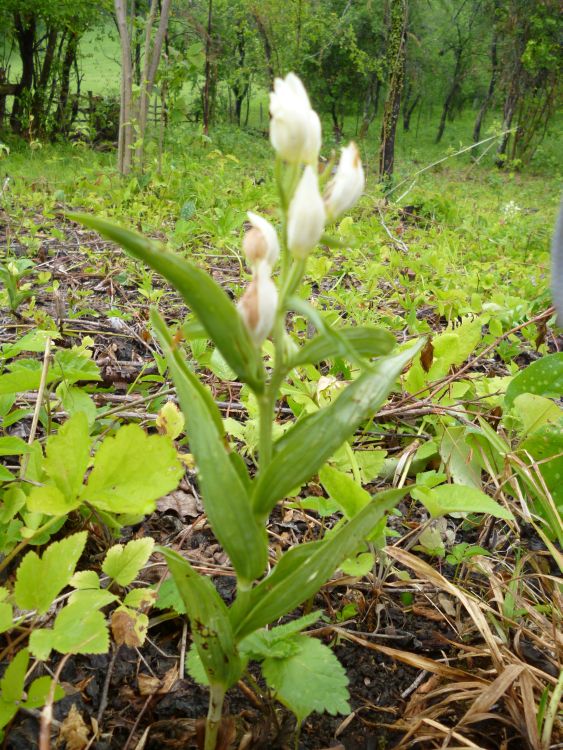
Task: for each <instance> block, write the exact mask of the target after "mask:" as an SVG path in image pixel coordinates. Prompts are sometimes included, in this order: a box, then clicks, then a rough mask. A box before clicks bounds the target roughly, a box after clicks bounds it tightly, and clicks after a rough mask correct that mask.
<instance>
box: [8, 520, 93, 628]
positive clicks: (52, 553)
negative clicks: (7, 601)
mask: <svg viewBox="0 0 563 750" xmlns="http://www.w3.org/2000/svg"><path fill="white" fill-rule="evenodd" d="M86 536H87V534H86V532H85V531H81V532H79V533H78V534H72V535H71V536H67V537H66V538H65V539H62V540H61V541H60V542H53V543H52V544H50V545H49V546H48V547H47V549H46V550H45V552H44V553H43V557H42V558H39V556H38V555H37V554H36V553H35V552H28V553H27V555H26V556H25V557H24V558H23V560H22V561H21V563H20V565H19V567H18V571H17V573H16V584H15V586H14V598H15V601H16V604H17V605H18V607H20V608H21V609H34V610H37V612H38V613H39V614H44V613H45V612H46V611H47V610H48V609H49V607H50V606H51V604H52V603H53V600H54V599H56V597H57V596H58V595H59V594H60V593H61V591H62V590H63V589H64V587H65V586H68V583H69V581H70V579H71V576H72V574H73V573H74V569H75V567H76V564H77V562H78V560H79V559H80V555H81V554H82V552H83V550H84V546H85V544H86ZM38 582H41V585H38Z"/></svg>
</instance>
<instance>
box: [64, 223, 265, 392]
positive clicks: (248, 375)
mask: <svg viewBox="0 0 563 750" xmlns="http://www.w3.org/2000/svg"><path fill="white" fill-rule="evenodd" d="M71 218H72V219H74V220H75V221H78V222H80V223H81V224H84V225H85V226H87V227H90V228H92V229H95V230H96V231H97V232H99V233H100V234H101V235H102V236H104V237H106V238H107V239H110V240H112V241H113V242H117V243H118V244H119V245H121V247H122V248H123V249H124V250H126V251H127V252H128V253H129V254H130V255H132V256H133V257H135V258H137V259H139V260H142V261H143V262H144V263H147V265H149V266H150V267H151V268H152V269H153V270H155V271H156V272H157V273H160V274H161V275H162V276H164V277H165V278H166V279H167V280H168V281H169V282H170V283H171V284H172V286H174V287H175V288H176V289H177V291H178V292H179V293H180V294H181V295H182V297H183V299H184V301H185V302H186V304H187V305H189V307H191V309H192V310H193V311H194V313H195V314H196V315H197V316H198V318H199V320H200V321H201V323H202V324H203V325H204V326H205V328H206V330H207V332H208V334H209V337H210V338H211V339H212V340H213V342H214V343H215V345H216V346H217V348H218V349H219V351H220V352H221V354H222V355H223V357H224V358H225V360H226V361H227V363H228V364H229V365H230V366H231V367H232V368H233V370H234V371H235V372H236V373H238V375H239V377H240V378H241V379H242V380H244V381H245V382H248V383H249V384H250V385H252V386H253V388H255V389H256V390H258V391H261V390H263V387H264V369H263V366H262V362H261V359H260V357H259V355H258V351H257V349H256V347H255V346H254V344H253V343H252V341H251V339H250V335H249V333H248V331H247V330H246V328H245V326H244V323H243V322H242V319H241V317H240V315H239V314H238V312H237V309H236V307H235V306H234V305H233V303H232V302H231V300H230V299H229V297H228V296H227V294H226V292H224V291H223V289H221V287H220V286H219V285H218V284H217V283H216V282H215V281H214V280H213V279H212V278H211V276H210V275H209V274H208V273H206V272H205V271H203V270H202V269H200V268H198V267H197V266H195V265H194V264H193V263H190V262H189V261H187V260H185V259H184V258H181V257H180V256H178V255H175V254H173V253H170V252H167V251H165V250H163V249H162V248H161V247H160V246H159V245H157V244H156V243H154V242H151V241H150V240H148V239H146V238H145V237H142V236H141V235H140V234H138V233H137V232H132V231H131V230H129V229H125V228H123V227H119V226H117V225H116V224H114V223H113V222H110V221H108V220H107V219H102V218H100V217H97V216H96V217H95V216H90V215H88V214H73V215H71Z"/></svg>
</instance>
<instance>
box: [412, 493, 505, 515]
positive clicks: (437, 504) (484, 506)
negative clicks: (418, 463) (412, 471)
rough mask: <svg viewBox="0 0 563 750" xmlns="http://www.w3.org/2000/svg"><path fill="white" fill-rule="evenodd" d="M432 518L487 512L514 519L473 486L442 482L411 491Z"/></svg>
mask: <svg viewBox="0 0 563 750" xmlns="http://www.w3.org/2000/svg"><path fill="white" fill-rule="evenodd" d="M411 495H412V497H413V498H414V499H415V500H419V501H420V502H421V503H422V504H423V505H424V507H425V508H426V509H427V510H428V512H429V513H430V515H431V516H432V517H433V518H438V517H439V516H444V515H446V514H448V513H488V514H489V515H491V516H495V517H496V518H504V519H505V520H507V521H511V520H513V519H514V516H513V515H512V513H511V512H510V511H509V510H508V509H507V508H504V507H503V506H502V505H499V504H498V503H497V502H495V500H493V499H492V498H490V497H489V496H488V495H485V493H484V492H481V490H478V489H475V487H467V486H465V485H462V484H442V485H440V486H439V487H433V488H432V489H431V488H429V487H422V486H420V487H419V486H417V487H414V488H413V489H412V491H411Z"/></svg>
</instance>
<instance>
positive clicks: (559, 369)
mask: <svg viewBox="0 0 563 750" xmlns="http://www.w3.org/2000/svg"><path fill="white" fill-rule="evenodd" d="M521 393H534V394H536V395H538V396H553V397H554V398H561V394H562V393H563V352H557V354H548V355H547V356H545V357H542V358H541V359H538V360H536V362H532V364H531V365H528V367H526V369H525V370H522V371H521V372H519V373H518V374H517V375H515V376H514V378H513V379H512V380H511V381H510V383H509V385H508V388H507V389H506V395H505V397H504V403H505V406H506V408H507V409H510V407H511V406H512V404H513V403H514V399H515V398H516V396H519V395H520V394H521Z"/></svg>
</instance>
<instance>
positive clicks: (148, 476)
mask: <svg viewBox="0 0 563 750" xmlns="http://www.w3.org/2000/svg"><path fill="white" fill-rule="evenodd" d="M183 474H184V469H183V467H182V465H181V463H180V461H179V460H178V457H177V455H176V449H175V448H174V445H173V444H172V441H171V440H169V439H168V438H167V437H164V436H162V435H147V434H146V432H145V431H144V430H143V429H142V428H141V427H139V425H136V424H128V425H126V426H125V427H120V428H119V430H118V431H117V432H116V434H115V436H114V437H107V438H106V439H105V440H104V441H103V443H102V444H101V446H100V448H99V449H98V452H97V453H96V456H95V458H94V468H93V469H92V473H91V474H90V476H89V477H88V483H87V484H86V486H85V487H84V489H83V490H82V492H81V494H80V501H81V502H88V503H90V504H91V505H93V506H94V507H96V508H99V509H100V510H104V511H109V512H110V513H136V514H138V513H140V514H145V513H151V512H152V511H153V510H154V508H155V505H156V501H157V500H158V498H159V497H162V496H163V495H165V494H166V493H167V492H171V491H172V490H174V489H176V487H177V485H178V482H179V481H180V479H181V478H182V475H183Z"/></svg>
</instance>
